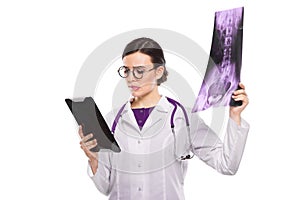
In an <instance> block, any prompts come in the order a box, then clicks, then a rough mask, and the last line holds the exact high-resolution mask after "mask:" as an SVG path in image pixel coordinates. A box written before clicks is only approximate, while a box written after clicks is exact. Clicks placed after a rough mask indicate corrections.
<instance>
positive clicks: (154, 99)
mask: <svg viewBox="0 0 300 200" xmlns="http://www.w3.org/2000/svg"><path fill="white" fill-rule="evenodd" d="M160 98H161V95H160V94H159V93H158V87H156V88H155V89H153V90H152V91H151V92H150V93H148V94H146V95H144V96H142V97H134V98H133V101H132V103H131V108H150V107H154V106H156V104H157V103H158V102H159V100H160Z"/></svg>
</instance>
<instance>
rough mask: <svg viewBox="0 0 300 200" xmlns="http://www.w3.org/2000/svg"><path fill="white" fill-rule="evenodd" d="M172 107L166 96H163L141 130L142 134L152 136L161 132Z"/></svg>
mask: <svg viewBox="0 0 300 200" xmlns="http://www.w3.org/2000/svg"><path fill="white" fill-rule="evenodd" d="M170 109H171V106H170V103H169V102H168V100H167V99H166V97H164V96H162V97H161V98H160V100H159V102H158V104H157V105H156V106H155V108H154V109H153V110H152V112H151V113H150V115H149V117H148V119H147V120H146V122H145V124H144V126H143V128H142V131H141V134H142V136H143V137H151V136H153V135H156V134H157V133H159V132H160V131H161V130H162V129H163V128H164V126H165V125H166V120H167V116H168V112H169V110H170ZM167 124H168V123H167Z"/></svg>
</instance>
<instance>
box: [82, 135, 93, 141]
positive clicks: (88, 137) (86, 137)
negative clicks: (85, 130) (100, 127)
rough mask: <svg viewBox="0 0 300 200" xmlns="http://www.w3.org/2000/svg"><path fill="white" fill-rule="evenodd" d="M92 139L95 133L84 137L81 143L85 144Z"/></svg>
mask: <svg viewBox="0 0 300 200" xmlns="http://www.w3.org/2000/svg"><path fill="white" fill-rule="evenodd" d="M91 138H93V133H90V134H88V135H86V136H84V137H83V138H82V139H81V141H82V142H84V143H85V142H86V141H88V140H89V139H91Z"/></svg>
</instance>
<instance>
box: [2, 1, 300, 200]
mask: <svg viewBox="0 0 300 200" xmlns="http://www.w3.org/2000/svg"><path fill="white" fill-rule="evenodd" d="M267 2H269V3H267ZM295 2H296V1H295ZM238 6H244V7H245V16H244V46H243V68H242V81H243V82H244V84H245V85H246V87H247V92H248V95H249V98H250V104H249V106H248V107H247V109H246V110H245V111H244V113H243V117H244V118H245V119H246V120H247V121H248V122H249V123H250V124H251V129H250V132H249V137H248V142H247V145H246V149H245V152H244V157H243V160H242V162H241V165H240V169H239V171H238V173H237V174H236V175H235V176H224V175H221V174H218V173H217V172H216V171H214V170H212V169H210V168H209V167H207V166H206V165H205V164H203V163H202V162H201V161H199V160H197V159H193V160H192V161H190V165H189V170H188V174H187V177H186V181H185V193H186V199H188V200H190V199H224V200H227V199H230V200H235V199H245V200H247V199H274V198H276V199H289V200H290V199H299V197H300V195H299V191H298V190H299V184H298V183H297V181H298V180H299V178H300V172H299V168H300V162H299V157H300V156H299V155H298V154H299V152H300V149H299V139H300V137H299V133H300V132H299V122H298V119H299V117H298V115H299V111H300V110H299V103H298V102H299V88H298V87H299V75H298V73H296V70H297V68H299V62H298V59H299V55H298V54H299V35H300V33H299V27H298V24H299V23H298V20H297V19H299V17H300V16H299V10H298V9H297V6H296V3H292V1H288V0H286V1H276V2H275V1H247V2H246V1H241V0H240V1H224V0H223V1H221V0H220V1H217V0H214V1H169V2H168V1H162V0H159V1H156V0H152V1H145V2H143V1H113V0H112V1H106V2H104V1H102V2H101V1H74V0H73V1H54V0H53V1H13V0H12V1H6V2H4V1H1V3H0V36H1V37H0V69H1V71H0V87H1V90H0V92H1V93H0V94H1V98H0V106H1V107H0V117H1V129H0V130H1V144H0V155H1V164H0V186H1V187H0V188H1V192H0V199H72V198H76V199H90V200H91V199H106V197H105V196H103V195H102V194H100V193H99V192H98V191H97V189H96V188H95V187H94V185H93V183H92V181H91V180H90V179H89V177H88V176H87V174H86V167H87V159H86V157H85V155H84V154H83V152H82V151H81V149H80V147H79V137H78V136H77V128H76V124H75V122H74V120H73V118H72V116H71V114H70V111H69V110H68V108H67V107H66V105H65V102H64V98H66V97H71V96H72V95H73V91H74V85H75V81H76V78H77V75H78V72H79V70H80V68H81V66H82V64H83V62H84V61H85V59H86V58H87V57H88V56H89V54H90V53H91V52H92V51H93V50H94V49H95V48H96V47H98V46H99V45H101V43H103V42H104V41H106V40H108V39H110V38H111V37H113V36H115V35H117V34H120V33H122V32H126V31H131V30H134V29H139V28H164V29H169V30H172V31H176V32H179V33H181V34H184V35H185V36H187V37H189V38H190V39H192V40H194V41H196V42H197V43H198V44H199V45H200V46H202V47H203V48H204V49H205V50H206V51H207V52H209V50H210V44H211V37H212V27H213V17H214V12H215V11H217V10H223V9H230V8H234V7H238ZM120 51H122V50H120ZM298 71H299V70H298ZM200 83H201V80H200V82H199V87H200ZM108 84H109V83H108Z"/></svg>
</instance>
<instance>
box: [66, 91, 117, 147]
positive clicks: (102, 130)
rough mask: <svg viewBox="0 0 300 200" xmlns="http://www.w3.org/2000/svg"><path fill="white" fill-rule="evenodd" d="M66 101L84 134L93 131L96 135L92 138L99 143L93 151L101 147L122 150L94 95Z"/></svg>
mask: <svg viewBox="0 0 300 200" xmlns="http://www.w3.org/2000/svg"><path fill="white" fill-rule="evenodd" d="M65 102H66V103H67V105H68V107H69V109H70V111H71V112H72V114H73V116H74V118H75V120H76V122H77V124H78V125H82V131H83V134H84V135H87V134H89V133H93V135H94V137H93V138H92V139H96V140H97V143H98V145H97V146H96V147H94V148H93V149H91V151H93V152H98V151H100V149H110V150H112V151H114V152H120V151H121V149H120V147H119V145H118V143H117V141H116V140H115V138H114V135H113V134H112V132H111V130H110V129H109V127H108V125H107V123H106V121H105V119H104V118H103V116H102V114H101V112H100V111H99V109H98V106H97V105H96V103H95V101H94V99H93V98H92V97H85V98H84V99H83V101H76V100H75V99H74V100H72V99H65ZM92 139H91V140H92Z"/></svg>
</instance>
